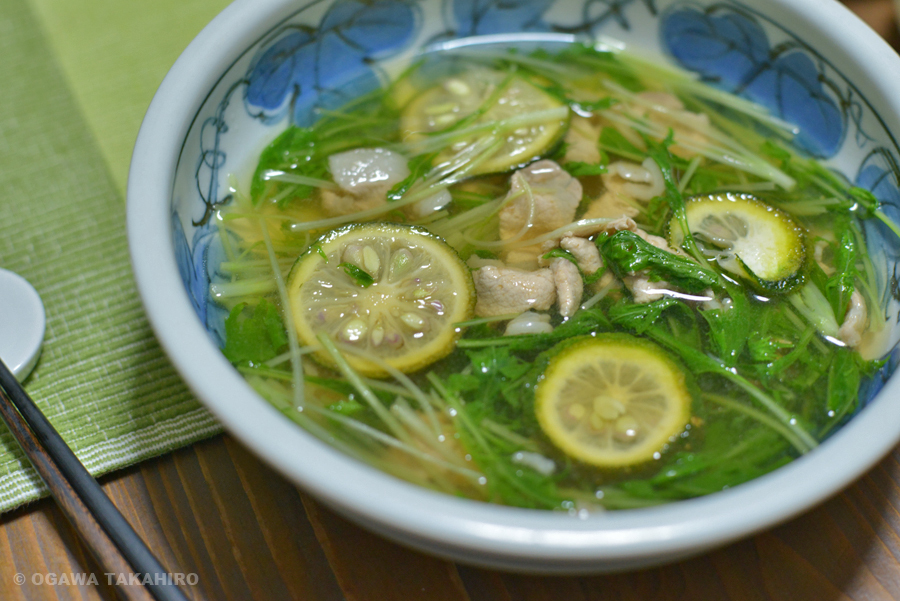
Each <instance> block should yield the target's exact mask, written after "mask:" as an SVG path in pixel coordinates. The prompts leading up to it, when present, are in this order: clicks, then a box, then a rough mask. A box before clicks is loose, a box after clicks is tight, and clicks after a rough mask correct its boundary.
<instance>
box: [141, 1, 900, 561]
mask: <svg viewBox="0 0 900 601" xmlns="http://www.w3.org/2000/svg"><path fill="white" fill-rule="evenodd" d="M773 4H777V5H778V6H779V9H783V10H786V11H789V12H791V13H793V14H795V15H796V16H797V17H798V18H802V19H803V20H805V21H806V22H807V23H808V24H809V25H810V26H811V27H812V28H813V29H815V30H817V31H818V32H820V34H821V36H822V38H823V39H834V40H841V42H840V43H839V44H838V45H839V46H840V50H841V51H842V52H843V53H844V54H845V55H846V57H847V58H848V59H850V60H852V61H853V62H854V64H855V65H859V66H860V71H861V72H864V73H865V75H866V76H867V77H868V79H869V81H871V82H876V83H873V85H876V87H877V90H878V92H879V94H880V96H881V97H883V98H884V99H885V100H884V102H885V103H887V104H885V106H890V107H891V109H892V113H893V115H892V116H893V117H894V119H893V121H894V122H895V123H894V125H896V123H897V122H898V121H900V118H898V117H897V116H898V115H900V101H897V100H893V99H900V82H894V81H890V80H891V78H880V79H879V78H878V77H875V75H876V73H875V69H876V68H877V70H878V71H880V72H882V73H883V72H884V70H885V69H891V68H893V69H894V70H897V71H898V72H900V57H898V56H897V54H896V53H895V52H894V51H893V49H891V47H890V46H889V45H888V44H887V43H886V42H885V41H884V40H882V39H881V38H880V37H878V36H877V34H876V33H874V32H873V31H872V30H871V29H869V28H868V26H867V25H865V24H864V23H863V22H862V21H860V20H859V19H858V18H857V17H856V16H855V15H854V14H853V13H852V12H850V11H849V9H846V7H844V6H843V5H841V4H839V3H838V2H837V0H831V1H829V2H822V1H821V0H782V1H781V2H773ZM297 8H298V5H297V4H296V3H295V2H292V1H291V0H237V1H236V2H234V3H233V4H231V5H230V6H228V7H227V8H226V9H225V10H224V11H223V12H221V13H220V14H219V15H218V16H217V17H215V18H214V19H213V21H212V22H211V23H210V24H209V25H207V26H206V27H205V28H204V29H203V30H202V31H201V32H200V34H199V35H198V36H197V37H196V38H195V39H194V40H193V41H192V42H191V43H190V45H189V46H188V47H187V48H186V49H185V51H184V52H183V53H182V55H181V56H180V57H179V58H178V60H177V62H176V63H175V64H174V65H173V67H172V68H171V70H170V71H169V73H168V74H167V75H166V77H165V79H164V81H163V82H162V84H161V85H160V87H159V89H158V91H157V93H156V95H155V96H154V98H153V101H152V102H151V104H150V107H149V109H148V111H147V113H146V116H145V118H144V120H143V123H142V125H141V129H140V132H139V134H138V137H137V141H136V144H135V148H134V154H133V157H132V162H131V167H130V171H129V178H128V186H127V234H128V241H129V250H130V257H131V263H132V269H133V272H134V275H135V280H136V283H137V287H138V291H139V294H140V297H141V299H142V302H143V305H144V308H145V311H146V314H147V316H148V318H149V321H150V324H151V327H152V329H153V331H154V333H155V335H156V337H157V339H158V341H159V342H160V344H161V346H162V348H163V349H164V351H165V352H166V354H167V355H168V356H169V358H170V359H171V361H172V363H173V365H174V366H175V368H176V369H177V370H178V371H179V373H180V375H181V377H182V378H183V379H184V381H185V382H186V383H187V384H188V386H189V388H190V389H191V390H192V391H193V392H194V393H195V394H196V395H197V397H198V398H199V399H200V400H201V402H202V403H203V404H204V405H205V406H206V407H207V408H208V409H209V410H210V411H211V413H212V414H213V415H214V416H215V417H216V418H217V419H218V420H219V421H220V422H221V423H222V424H223V425H224V426H225V428H226V430H227V431H229V432H230V433H231V434H232V435H233V436H235V437H236V438H237V439H238V440H240V441H241V443H242V444H244V445H246V446H247V447H248V448H249V449H251V450H252V451H253V452H254V453H255V454H256V455H257V456H259V457H261V458H262V459H263V460H264V461H265V462H266V463H268V464H269V465H270V466H272V467H273V468H275V469H276V471H278V472H279V473H280V474H282V475H283V476H285V477H287V478H288V479H290V480H291V481H293V482H294V483H296V484H299V485H300V486H302V487H303V488H304V489H305V490H306V491H308V492H309V493H311V494H312V495H313V496H314V497H316V498H318V499H321V500H323V501H325V502H326V504H328V505H330V506H331V507H332V508H334V509H336V510H338V511H339V512H340V513H342V514H344V515H345V516H347V517H349V518H350V519H352V520H354V521H356V522H358V523H362V524H363V525H366V526H368V527H370V528H371V529H374V530H376V531H378V532H380V533H381V534H384V535H386V536H388V537H390V538H393V539H394V540H398V541H401V542H405V543H407V544H412V545H413V546H416V547H418V548H420V549H424V550H427V551H430V552H433V553H436V554H439V555H442V556H445V557H449V558H452V559H456V560H460V561H463V562H466V563H477V564H481V565H491V566H495V567H501V568H510V569H530V570H538V571H547V572H557V573H559V572H570V573H571V572H579V571H593V570H597V569H599V570H603V569H604V566H605V565H606V566H617V565H628V564H629V563H638V562H641V561H653V559H654V558H658V559H660V560H661V561H662V560H665V558H666V557H669V556H675V555H676V554H681V555H684V554H691V553H697V552H701V551H704V550H707V549H710V548H712V547H715V546H719V545H722V544H725V543H728V542H731V541H734V540H737V539H739V538H742V537H744V536H747V535H749V534H752V533H754V532H757V531H759V530H762V529H765V528H768V527H771V526H774V525H776V524H778V523H781V522H783V521H785V520H787V519H789V518H791V517H794V516H796V515H797V514H799V513H801V512H803V511H806V510H808V509H809V508H811V507H812V506H814V505H816V504H818V503H820V502H822V501H824V500H825V499H827V498H828V497H830V496H832V495H834V494H836V493H837V492H838V491H839V490H841V489H842V488H844V487H845V486H847V485H848V484H850V483H851V482H852V481H853V480H855V479H857V478H858V477H860V476H861V475H862V474H863V473H864V472H865V471H867V470H869V469H870V468H871V467H872V466H873V465H874V464H875V463H876V462H878V461H879V460H880V459H881V458H882V457H884V456H885V455H886V454H887V453H888V452H889V451H890V450H891V449H892V448H893V447H894V446H895V445H896V444H897V442H898V441H900V428H897V427H896V426H895V424H900V402H897V401H896V397H898V396H900V378H891V379H890V380H889V381H888V382H887V383H886V384H885V386H884V388H883V389H882V391H881V392H880V393H879V394H878V396H877V397H876V399H875V400H874V401H873V402H872V403H871V404H870V405H869V406H868V407H866V408H865V410H864V411H862V412H861V413H860V414H859V415H857V416H856V417H855V418H854V419H853V420H852V421H851V422H850V423H849V424H847V425H846V426H844V427H843V428H842V429H841V430H839V431H838V432H837V433H835V434H834V435H833V436H832V437H830V438H829V439H828V440H826V441H824V442H823V443H822V444H821V446H820V447H819V448H817V449H816V450H815V451H814V452H812V453H810V454H809V455H806V456H804V457H801V458H799V459H797V460H795V461H793V462H792V463H790V464H789V465H787V466H785V467H782V468H780V469H778V470H776V471H775V472H772V473H770V474H767V475H765V476H762V477H760V478H757V479H755V480H753V481H751V482H748V483H746V484H742V485H741V486H738V487H735V488H734V489H731V490H726V491H722V492H719V493H715V494H712V495H708V496H705V497H700V498H696V499H689V500H685V501H679V502H676V503H670V504H667V505H663V506H659V507H653V508H646V509H634V510H619V511H611V512H601V513H599V514H595V515H591V516H590V517H588V518H586V519H584V518H579V517H573V516H571V515H568V514H565V513H562V512H550V511H541V510H528V509H519V508H511V507H501V506H496V505H491V504H488V503H482V502H478V501H471V500H466V499H458V498H455V497H451V496H448V495H444V494H441V493H437V492H433V491H430V490H427V489H424V488H421V487H418V486H415V485H412V484H409V483H407V482H404V481H401V480H399V479H397V478H394V477H392V476H389V475H387V474H385V473H382V472H380V471H378V470H376V469H374V468H371V467H369V466H367V465H364V464H362V463H359V462H357V461H356V460H354V459H352V458H350V457H347V456H344V455H343V454H341V453H340V452H338V451H336V450H335V449H333V448H331V447H329V446H328V445H326V444H325V443H323V442H320V441H319V440H317V439H315V438H314V437H312V436H311V435H309V434H307V433H306V432H305V431H303V430H302V429H301V428H299V427H298V426H296V425H294V424H293V423H291V422H289V421H288V420H286V419H284V418H283V416H282V415H281V414H280V413H279V412H278V411H277V410H275V409H274V408H273V407H271V406H270V405H269V404H268V403H266V402H265V401H264V400H263V399H262V398H261V397H259V396H258V395H257V394H256V393H255V392H254V391H253V390H252V389H251V388H250V387H249V386H248V385H247V384H246V382H245V381H244V380H243V379H242V378H241V377H240V376H239V375H238V373H237V371H236V370H234V369H233V368H232V366H231V365H230V364H229V363H228V361H227V360H226V359H225V357H224V356H223V355H222V354H221V352H220V351H219V349H218V348H217V346H216V345H215V344H214V342H213V341H212V340H211V338H210V336H209V334H208V333H207V331H206V330H205V329H204V327H203V326H202V324H201V323H200V320H199V319H198V317H197V315H196V313H195V312H194V309H193V307H192V305H191V303H190V301H189V299H188V296H187V293H186V292H183V291H184V290H185V287H184V284H183V282H182V281H181V278H180V275H179V271H178V267H177V264H176V260H175V252H174V242H173V239H172V235H171V229H172V228H171V223H172V216H171V196H172V185H173V182H174V180H175V170H176V166H177V162H178V157H179V156H180V152H181V148H182V144H183V142H184V140H185V138H186V135H187V132H188V131H189V128H190V126H191V123H192V122H193V121H194V119H195V117H196V114H197V113H198V111H199V107H201V106H202V103H203V102H204V101H205V99H206V98H207V95H208V94H209V93H210V91H211V90H212V89H213V87H214V85H215V82H216V81H217V78H218V77H219V76H220V75H222V74H223V73H224V72H225V71H226V70H227V69H228V68H229V66H230V65H231V64H232V63H233V62H234V60H236V58H237V57H238V56H239V55H240V54H241V53H242V52H243V51H244V49H246V48H248V47H249V46H250V45H252V44H253V43H254V42H255V41H256V40H257V39H259V38H260V37H261V35H265V33H266V32H268V31H269V30H270V29H271V28H272V27H274V26H276V25H277V24H278V23H279V22H280V21H281V20H283V18H284V17H285V16H286V15H287V14H289V13H292V12H294V11H295V10H296V9H297ZM755 10H759V9H758V8H755ZM222 49H226V50H225V51H224V52H223V51H222ZM873 65H874V66H873ZM897 131H900V129H897ZM176 150H177V152H176ZM178 291H182V292H183V293H180V294H179V293H178ZM207 374H212V375H214V376H215V377H210V376H209V375H207ZM848 448H852V449H854V453H853V454H852V455H849V454H848V453H846V449H848ZM295 456H299V457H302V458H303V459H299V460H298V459H296V458H295ZM851 459H852V460H851ZM335 474H339V475H340V476H342V477H341V478H335V477H334V475H335ZM773 495H777V498H776V500H775V501H773ZM435 516H440V519H435Z"/></svg>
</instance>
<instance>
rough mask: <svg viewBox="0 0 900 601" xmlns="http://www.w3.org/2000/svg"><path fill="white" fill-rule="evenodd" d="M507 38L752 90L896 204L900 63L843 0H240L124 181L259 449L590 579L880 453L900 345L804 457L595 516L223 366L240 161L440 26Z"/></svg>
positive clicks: (206, 386) (364, 513)
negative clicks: (368, 450) (410, 475)
mask: <svg viewBox="0 0 900 601" xmlns="http://www.w3.org/2000/svg"><path fill="white" fill-rule="evenodd" d="M509 34H526V35H527V37H528V38H529V39H531V40H544V41H547V42H548V43H549V42H554V41H559V40H569V39H588V38H593V39H601V38H602V39H606V40H607V42H608V43H613V42H612V41H611V40H618V41H619V42H623V43H625V44H627V46H628V47H629V48H631V49H633V50H634V51H635V52H638V53H641V54H644V55H647V56H648V57H654V58H655V59H657V60H661V61H664V62H667V63H670V64H673V65H676V66H678V67H681V68H683V69H686V70H689V71H693V72H695V73H697V74H698V75H699V76H701V77H703V78H705V79H707V80H710V81H713V82H715V83H716V85H718V86H719V87H721V88H723V89H726V90H729V91H734V92H737V93H739V94H742V95H744V96H747V97H750V98H752V99H753V100H755V101H756V102H759V103H761V104H763V105H765V106H767V107H768V108H770V109H771V110H772V111H773V112H774V113H775V114H776V115H777V116H779V117H782V118H783V119H786V120H788V121H791V122H794V123H796V124H797V125H799V126H801V128H802V131H803V132H804V133H803V135H802V136H801V137H800V139H799V140H798V143H799V144H800V145H801V146H802V147H803V148H805V149H806V150H807V151H809V152H811V153H813V154H815V155H817V156H819V157H822V159H823V160H824V161H825V162H826V163H827V164H828V165H829V166H831V167H833V168H836V169H838V170H840V171H842V172H843V173H844V174H845V175H846V176H847V177H848V178H849V179H850V180H852V181H853V182H854V183H855V184H857V185H859V186H861V187H864V188H868V189H870V190H872V191H873V192H874V193H875V195H876V196H877V197H878V198H879V199H880V200H881V201H882V202H883V203H884V210H885V211H886V212H887V213H888V214H889V215H890V216H892V217H893V218H894V219H895V220H897V219H898V217H900V211H898V209H897V207H898V204H900V189H898V167H897V165H898V159H900V147H898V145H897V138H898V136H900V78H892V77H885V76H884V74H885V73H888V72H896V73H900V58H898V57H897V55H896V54H894V52H893V51H892V50H891V48H890V47H889V46H888V45H887V44H885V43H884V42H883V41H882V40H881V39H879V38H878V37H877V36H876V35H875V34H874V33H873V32H872V31H871V30H870V29H868V28H867V27H866V26H865V25H864V24H863V23H862V22H861V21H859V20H858V19H857V18H856V17H855V16H854V15H853V14H852V13H850V12H849V11H848V10H847V9H846V8H844V7H843V6H842V5H841V4H839V3H838V2H836V1H833V0H755V1H754V2H746V3H741V2H734V1H731V0H690V1H684V0H674V1H673V0H503V1H499V0H480V1H478V2H475V1H474V0H381V1H379V2H370V1H364V0H315V1H312V2H306V1H305V0H238V1H237V2H235V3H234V4H233V5H231V6H229V7H228V8H227V9H226V10H225V11H223V12H222V13H221V14H220V15H219V16H218V17H216V19H215V20H213V21H212V23H210V25H209V26H208V27H206V28H205V29H204V30H203V31H202V32H201V33H200V35H199V36H197V38H196V39H195V40H194V41H193V42H192V43H191V44H190V46H189V47H188V48H187V49H186V50H185V52H184V54H183V55H182V56H181V57H180V58H179V59H178V61H177V63H176V64H175V65H174V66H173V67H172V69H171V71H170V73H169V74H168V76H167V77H166V78H165V81H164V82H163V84H162V85H161V87H160V89H159V91H158V93H157V94H156V97H155V98H154V100H153V102H152V104H151V106H150V108H149V110H148V112H147V115H146V118H145V120H144V123H143V126H142V128H141V131H140V135H139V137H138V140H137V145H136V147H135V150H134V156H133V161H132V167H131V173H130V179H129V184H128V235H129V239H130V248H131V256H132V261H133V267H134V272H135V275H136V279H137V284H138V288H139V290H140V294H141V296H142V298H143V301H144V303H145V306H146V311H147V314H148V316H149V319H150V322H151V324H152V326H153V328H154V330H155V332H156V335H157V336H158V338H159V340H160V342H161V344H162V346H163V348H164V349H165V351H166V352H167V353H168V355H169V356H170V357H171V360H172V362H173V363H174V365H175V367H176V368H177V369H178V370H179V372H180V373H181V375H182V376H183V378H184V379H185V381H186V382H187V383H188V385H189V386H190V388H191V389H192V390H193V391H194V392H195V393H196V394H197V396H198V397H199V398H200V399H201V400H202V402H203V403H205V405H206V406H207V407H208V408H209V409H210V411H212V413H213V414H214V415H215V416H216V417H217V418H218V419H219V420H221V422H222V423H223V424H224V426H225V428H227V430H228V431H229V432H231V433H232V434H233V435H234V436H235V437H236V438H238V439H239V440H241V441H242V442H243V443H244V444H245V445H246V446H247V447H249V448H250V449H251V450H252V451H253V452H255V453H256V454H257V455H259V456H260V457H261V458H262V459H264V460H265V461H266V462H268V463H269V464H271V465H272V466H273V467H274V468H275V469H277V470H278V471H279V472H281V473H282V474H283V475H284V476H285V477H287V478H288V479H290V480H291V481H293V482H295V483H296V484H298V485H300V486H301V487H302V488H303V489H304V490H306V491H308V492H309V493H310V494H312V495H314V496H315V497H317V498H318V499H320V500H321V501H323V502H325V503H327V504H328V505H330V506H331V507H333V508H334V509H336V510H338V511H339V512H341V513H342V514H344V515H345V516H347V517H348V518H350V519H351V520H354V521H356V522H358V523H360V524H362V525H363V526H365V527H367V528H370V529H372V530H374V531H376V532H379V533H381V534H383V535H385V536H387V537H389V538H392V539H394V540H397V541H400V542H402V543H404V544H407V545H411V546H413V547H416V548H419V549H422V550H425V551H427V552H432V553H435V554H438V555H440V556H443V557H447V558H451V559H454V560H459V561H463V562H467V563H474V564H479V565H484V566H491V567H497V568H507V569H516V570H530V571H536V572H547V573H578V572H592V571H594V572H597V571H614V570H623V569H631V568H637V567H640V566H647V565H654V564H660V563H663V562H668V561H673V560H675V559H678V558H682V557H686V556H689V555H692V554H696V553H700V552H703V551H706V550H709V549H711V548H714V547H716V546H719V545H723V544H725V543H727V542H730V541H733V540H735V539H738V538H741V537H744V536H747V535H750V534H751V533H754V532H757V531H759V530H760V529H763V528H767V527H770V526H772V525H774V524H776V523H779V522H782V521H784V520H787V519H788V518H790V517H792V516H795V515H797V514H798V513H800V512H803V511H804V510H806V509H808V508H810V507H811V506H813V505H814V504H816V503H819V502H820V501H822V500H824V499H826V498H827V497H828V496H830V495H833V494H835V493H836V492H838V491H839V490H840V489H841V488H843V487H844V486H846V485H847V484H849V483H850V482H851V481H853V480H854V479H855V478H857V477H859V476H860V475H861V474H862V473H864V472H865V471H866V470H867V469H869V468H870V467H871V466H872V465H873V464H874V463H875V462H877V461H878V460H879V459H880V458H881V457H883V456H884V455H885V454H886V453H887V452H888V451H889V450H890V449H891V448H892V447H893V446H894V445H895V444H896V443H897V441H898V438H900V394H898V393H900V390H898V388H900V382H898V381H897V379H896V378H894V379H888V375H889V373H890V372H891V371H892V369H893V366H894V364H895V361H891V362H889V363H888V365H887V366H886V368H885V370H883V372H882V373H881V374H879V375H878V376H877V377H876V378H875V379H873V380H872V381H870V382H869V383H868V384H867V385H866V386H865V387H864V389H863V392H862V397H863V398H862V400H863V404H864V405H866V406H865V408H864V409H863V410H862V411H861V412H860V413H859V414H858V415H856V416H855V417H854V418H853V419H852V420H851V421H850V423H849V424H848V425H846V426H845V427H843V428H842V429H841V430H840V431H838V432H837V433H836V434H835V435H833V436H832V437H831V438H830V439H828V440H827V441H825V442H824V443H823V444H822V445H821V446H820V447H819V448H818V449H816V450H815V451H813V452H812V453H810V454H808V455H806V456H804V457H802V458H801V459H798V460H796V461H794V462H793V463H791V464H789V465H788V466H786V467H784V468H781V469H779V470H777V471H775V472H774V473H771V474H769V475H767V476H764V477H761V478H758V479H756V480H754V481H752V482H750V483H747V484H744V485H741V486H738V487H735V488H733V489H731V490H726V491H722V492H720V493H716V494H713V495H710V496H707V497H703V498H698V499H693V500H689V501H681V502H676V503H672V504H669V505H665V506H660V507H655V508H650V509H642V510H628V511H618V512H606V513H601V514H592V515H590V516H587V517H584V516H582V517H578V516H573V515H569V514H567V513H565V512H548V511H535V510H525V509H515V508H509V507H501V506H495V505H490V504H485V503H480V502H474V501H469V500H464V499H460V498H454V497H450V496H446V495H442V494H439V493H435V492H431V491H429V490H425V489H422V488H419V487H416V486H413V485H411V484H407V483H405V482H402V481H400V480H397V479H395V478H393V477H390V476H387V475H385V474H383V473H381V472H379V471H376V470H374V469H372V468H370V467H368V466H366V465H363V464H361V463H358V462H357V461H355V460H353V459H350V458H348V457H346V456H344V455H342V454H341V453H340V452H338V451H336V450H334V449H332V448H330V447H329V446H328V445H326V444H324V443H322V442H320V441H319V440H317V439H315V438H313V437H312V436H310V435H308V434H307V433H306V432H304V431H303V430H301V429H300V428H298V427H296V426H295V425H294V424H293V423H291V422H289V421H288V420H286V419H285V418H283V416H282V415H280V414H279V412H278V411H276V410H275V409H273V408H272V407H271V406H270V405H269V404H267V403H266V402H265V401H264V400H263V399H262V398H260V397H259V396H258V395H257V394H255V393H254V392H253V390H251V389H250V387H249V386H248V385H247V384H246V383H245V382H244V380H243V379H241V377H240V376H239V375H238V373H237V371H236V370H235V369H233V368H232V366H231V365H230V364H229V363H228V361H226V359H225V358H224V356H223V355H222V353H221V352H220V350H219V345H220V343H221V341H222V332H223V320H224V314H223V310H222V309H221V308H220V307H219V306H218V305H217V304H216V303H215V301H214V300H213V299H211V298H210V292H209V286H210V282H211V281H214V280H215V279H216V278H217V277H218V274H217V266H218V264H219V263H220V262H221V260H222V247H221V241H220V239H219V237H218V232H217V231H216V229H215V228H214V227H213V226H212V225H211V222H210V221H209V217H210V215H211V213H212V212H213V211H215V210H216V208H217V207H218V206H219V205H221V204H222V203H227V202H228V201H229V197H228V196H227V190H228V181H227V179H226V178H227V177H228V175H229V174H237V175H238V176H241V175H246V171H247V170H248V169H252V168H253V159H254V157H256V156H258V154H259V152H260V151H261V150H262V148H264V147H265V145H266V144H267V143H269V142H270V141H271V140H272V139H273V138H274V137H275V136H276V135H277V134H278V133H279V132H280V131H282V130H283V129H284V128H285V127H287V126H288V124H290V123H298V124H301V125H302V124H307V123H309V121H310V119H311V118H312V115H313V113H314V111H315V110H316V108H317V107H321V106H325V107H327V106H332V105H333V104H334V103H335V102H337V101H339V99H340V98H342V97H347V96H348V95H352V94H354V93H356V92H358V91H359V89H361V88H359V87H354V86H360V85H361V86H362V88H365V87H366V86H367V85H370V84H372V83H374V82H376V81H377V78H378V77H379V75H380V74H379V72H378V71H377V68H376V67H375V66H373V60H378V59H387V58H392V59H396V60H403V59H404V58H408V57H411V56H413V55H414V53H415V52H417V51H418V50H419V49H420V48H421V47H422V46H423V44H427V43H431V42H434V41H435V40H443V41H449V40H454V39H458V38H468V37H470V36H500V39H503V38H502V37H503V36H506V35H509ZM616 43H617V42H616ZM360 82H362V84H360ZM866 234H867V236H869V239H870V246H871V248H873V249H877V250H875V252H876V253H878V254H877V256H873V260H874V262H875V265H876V266H877V269H878V271H879V273H880V274H881V277H882V281H881V288H882V290H881V292H882V293H884V294H885V295H888V296H889V293H890V287H891V286H895V282H896V274H897V266H896V265H897V258H898V256H900V247H898V244H897V241H896V240H892V239H891V238H890V237H889V236H888V235H887V234H886V231H885V230H884V229H883V228H878V227H874V226H872V227H868V228H867V231H866ZM888 310H889V312H890V314H891V315H892V316H896V307H895V306H894V305H891V306H890V307H889V309H888ZM894 321H896V320H894ZM894 334H895V335H894V337H893V341H896V333H894Z"/></svg>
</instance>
